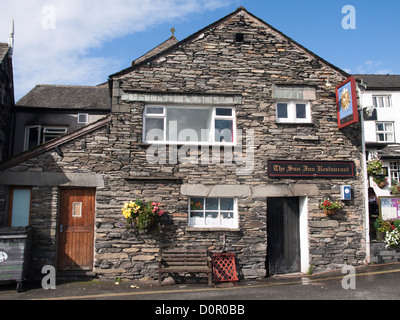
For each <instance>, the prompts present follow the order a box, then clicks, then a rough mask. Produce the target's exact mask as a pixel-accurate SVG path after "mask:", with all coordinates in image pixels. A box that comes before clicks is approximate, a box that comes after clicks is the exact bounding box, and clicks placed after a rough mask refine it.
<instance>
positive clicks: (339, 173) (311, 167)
mask: <svg viewBox="0 0 400 320" xmlns="http://www.w3.org/2000/svg"><path fill="white" fill-rule="evenodd" d="M354 175H355V164H354V162H353V161H290V160H269V161H268V176H269V177H289V178H290V177H313V178H318V177H324V178H353V177H354Z"/></svg>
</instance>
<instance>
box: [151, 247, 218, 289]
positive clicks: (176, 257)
mask: <svg viewBox="0 0 400 320" xmlns="http://www.w3.org/2000/svg"><path fill="white" fill-rule="evenodd" d="M163 273H178V274H179V273H190V274H195V273H206V274H207V276H208V285H209V286H212V267H211V258H210V256H209V254H208V250H207V249H168V250H160V255H159V258H158V284H159V285H161V275H162V274H163Z"/></svg>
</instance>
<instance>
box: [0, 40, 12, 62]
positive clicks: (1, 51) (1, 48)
mask: <svg viewBox="0 0 400 320" xmlns="http://www.w3.org/2000/svg"><path fill="white" fill-rule="evenodd" d="M9 49H10V48H9V46H8V44H7V43H3V42H0V63H1V62H2V61H3V59H4V57H5V56H6V55H7V53H8V50H9Z"/></svg>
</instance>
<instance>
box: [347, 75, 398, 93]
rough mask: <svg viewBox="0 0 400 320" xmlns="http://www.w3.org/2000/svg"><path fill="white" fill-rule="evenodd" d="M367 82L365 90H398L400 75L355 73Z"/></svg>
mask: <svg viewBox="0 0 400 320" xmlns="http://www.w3.org/2000/svg"><path fill="white" fill-rule="evenodd" d="M355 76H356V77H358V78H361V79H362V80H363V82H364V83H366V84H367V90H400V75H389V74H385V75H382V74H357V75H355Z"/></svg>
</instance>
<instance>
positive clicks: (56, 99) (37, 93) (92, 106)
mask: <svg viewBox="0 0 400 320" xmlns="http://www.w3.org/2000/svg"><path fill="white" fill-rule="evenodd" d="M16 107H29V108H42V109H68V110H71V109H77V110H104V111H111V100H110V95H109V89H108V88H107V87H94V86H93V87H92V86H66V85H42V84H40V85H37V86H36V87H35V88H33V89H32V90H31V91H30V92H28V93H27V94H26V95H25V96H24V97H22V98H21V99H20V100H19V101H18V102H17V103H16Z"/></svg>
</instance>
